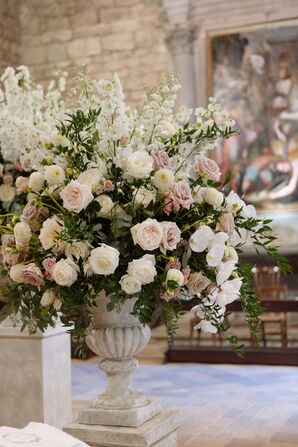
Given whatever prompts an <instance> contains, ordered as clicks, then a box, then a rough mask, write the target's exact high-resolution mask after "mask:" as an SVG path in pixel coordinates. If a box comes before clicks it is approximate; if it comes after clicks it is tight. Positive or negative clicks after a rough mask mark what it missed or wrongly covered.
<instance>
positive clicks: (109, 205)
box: [95, 194, 114, 217]
mask: <svg viewBox="0 0 298 447" xmlns="http://www.w3.org/2000/svg"><path fill="white" fill-rule="evenodd" d="M95 200H96V202H98V203H99V204H100V206H101V208H100V210H99V211H98V213H97V215H98V216H99V217H110V216H111V211H112V209H113V206H114V202H113V200H112V199H111V197H110V196H108V195H107V194H101V195H100V196H98V197H96V199H95Z"/></svg>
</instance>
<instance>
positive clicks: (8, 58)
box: [0, 0, 20, 72]
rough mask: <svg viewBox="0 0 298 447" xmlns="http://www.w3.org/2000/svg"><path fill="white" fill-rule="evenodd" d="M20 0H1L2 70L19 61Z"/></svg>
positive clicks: (0, 55)
mask: <svg viewBox="0 0 298 447" xmlns="http://www.w3.org/2000/svg"><path fill="white" fill-rule="evenodd" d="M19 49H20V21H19V1H18V0H5V1H3V0H2V1H0V72H2V71H3V69H4V68H5V67H7V66H8V65H16V64H18V62H19Z"/></svg>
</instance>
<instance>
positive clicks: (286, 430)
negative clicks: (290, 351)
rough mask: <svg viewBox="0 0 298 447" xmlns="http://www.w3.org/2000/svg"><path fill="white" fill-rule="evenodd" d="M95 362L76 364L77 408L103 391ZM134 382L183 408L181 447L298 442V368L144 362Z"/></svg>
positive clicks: (281, 446)
mask: <svg viewBox="0 0 298 447" xmlns="http://www.w3.org/2000/svg"><path fill="white" fill-rule="evenodd" d="M148 358H149V359H150V355H149V356H148V357H147V359H146V360H147V363H148ZM93 362H94V360H91V361H89V362H85V363H83V362H77V361H75V362H74V364H73V399H74V401H75V405H74V408H75V409H77V408H78V407H79V406H81V405H85V404H86V400H91V399H94V398H95V397H96V395H97V394H98V393H99V392H100V391H102V390H103V389H104V383H105V377H104V374H103V373H102V372H100V371H99V370H98V369H97V366H96V364H94V363H93ZM133 382H134V386H135V387H136V388H137V389H139V390H141V391H143V392H144V393H146V394H147V395H148V396H159V397H160V398H161V400H162V403H163V406H164V407H165V408H178V409H179V410H180V411H181V417H182V426H181V429H180V435H179V447H265V446H270V447H294V446H298V369H297V368H294V367H269V366H239V365H200V364H182V365H178V364H170V365H157V364H156V365H151V364H141V366H140V367H139V368H138V369H137V370H136V372H135V373H134V376H133Z"/></svg>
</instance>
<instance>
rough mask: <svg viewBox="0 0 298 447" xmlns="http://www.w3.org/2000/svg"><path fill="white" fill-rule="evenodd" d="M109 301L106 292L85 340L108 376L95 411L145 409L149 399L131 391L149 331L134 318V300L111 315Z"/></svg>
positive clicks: (147, 340)
mask: <svg viewBox="0 0 298 447" xmlns="http://www.w3.org/2000/svg"><path fill="white" fill-rule="evenodd" d="M109 301H110V300H109V297H107V296H106V294H105V292H104V291H102V292H100V294H99V295H98V297H97V300H96V303H97V307H94V309H93V325H92V327H93V328H92V329H91V330H90V333H89V334H88V336H87V339H86V342H87V344H88V346H89V347H90V349H92V351H94V352H95V353H96V354H98V356H99V357H100V362H99V367H100V368H101V369H102V370H103V371H105V373H106V374H107V376H108V384H107V388H106V390H105V392H104V393H103V394H100V395H99V396H98V398H97V399H96V401H95V402H94V403H93V407H94V408H101V409H107V410H113V409H114V410H125V409H132V408H138V407H143V406H146V405H147V404H148V402H149V401H148V399H147V398H146V397H145V396H144V395H143V394H142V393H140V392H138V391H135V390H133V389H132V388H131V383H130V374H131V372H132V370H134V369H135V368H136V366H137V365H138V361H137V360H136V359H135V356H136V355H138V354H139V353H140V352H141V351H142V350H143V349H144V348H145V346H146V345H147V344H148V342H149V340H150V336H151V331H150V328H149V326H147V325H145V326H144V325H141V323H140V322H139V320H138V318H136V317H135V316H133V315H132V314H131V312H132V309H133V305H134V303H135V300H133V299H127V300H126V301H125V302H124V304H123V305H122V306H121V307H120V309H114V310H112V311H111V312H109V311H108V310H107V303H108V302H109Z"/></svg>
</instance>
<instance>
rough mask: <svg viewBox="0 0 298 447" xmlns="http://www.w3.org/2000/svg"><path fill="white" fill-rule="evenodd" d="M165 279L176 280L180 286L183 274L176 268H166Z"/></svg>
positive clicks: (182, 281)
mask: <svg viewBox="0 0 298 447" xmlns="http://www.w3.org/2000/svg"><path fill="white" fill-rule="evenodd" d="M166 281H176V283H177V284H179V286H182V285H183V283H184V275H183V273H182V272H181V271H180V270H178V269H170V270H168V273H167V277H166Z"/></svg>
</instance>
